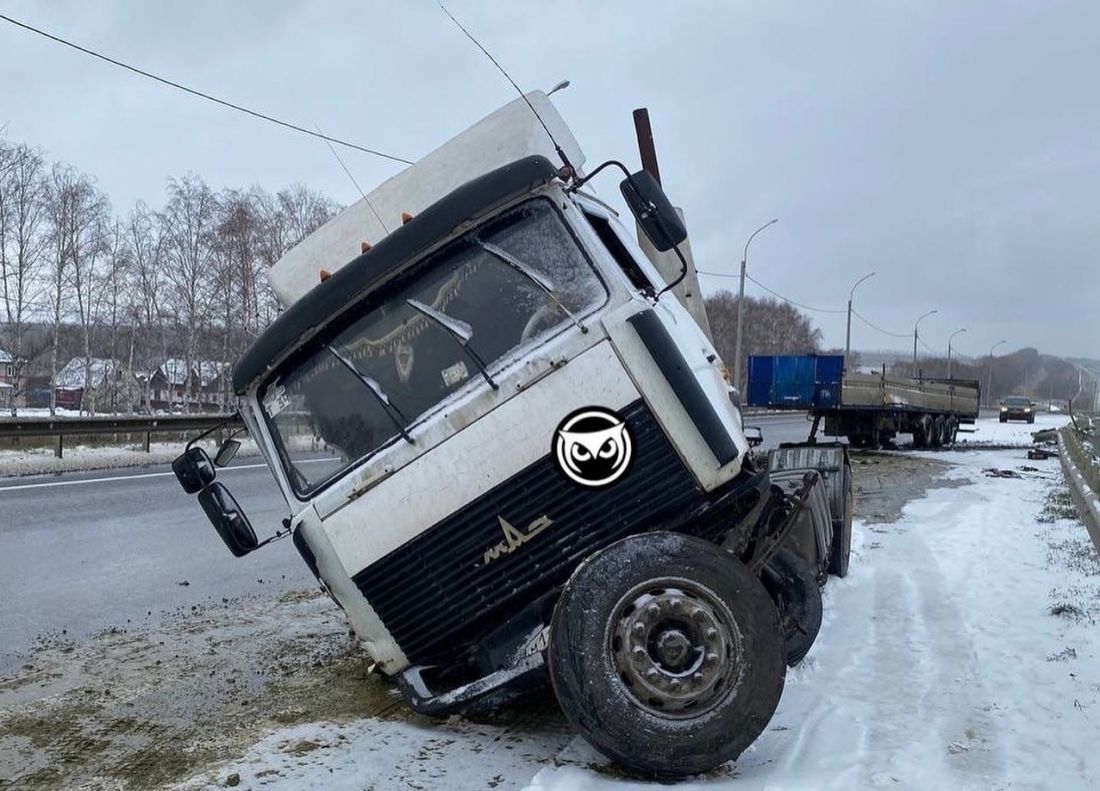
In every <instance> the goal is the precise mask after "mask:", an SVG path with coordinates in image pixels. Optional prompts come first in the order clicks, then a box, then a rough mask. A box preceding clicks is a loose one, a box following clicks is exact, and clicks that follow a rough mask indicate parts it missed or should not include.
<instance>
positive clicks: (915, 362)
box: [913, 310, 939, 376]
mask: <svg viewBox="0 0 1100 791" xmlns="http://www.w3.org/2000/svg"><path fill="white" fill-rule="evenodd" d="M933 313H939V311H938V310H930V311H928V312H927V313H925V314H924V315H923V316H921V317H920V318H919V319H917V323H916V324H914V325H913V376H916V375H917V338H918V337H919V336H918V334H917V328H918V327H920V323H921V322H922V321H924V320H925V319H926V318H928V317H929V316H931V315H932V314H933Z"/></svg>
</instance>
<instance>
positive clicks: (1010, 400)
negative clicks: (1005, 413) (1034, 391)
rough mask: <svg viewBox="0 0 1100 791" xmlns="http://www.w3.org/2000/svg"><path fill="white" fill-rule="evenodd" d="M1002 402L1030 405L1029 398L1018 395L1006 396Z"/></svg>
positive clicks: (1009, 404) (1007, 404)
mask: <svg viewBox="0 0 1100 791" xmlns="http://www.w3.org/2000/svg"><path fill="white" fill-rule="evenodd" d="M1003 403H1004V405H1005V406H1031V399H1030V398H1020V397H1014V398H1006V399H1005V400H1004V402H1003Z"/></svg>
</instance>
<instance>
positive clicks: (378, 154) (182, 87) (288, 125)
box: [0, 14, 413, 165]
mask: <svg viewBox="0 0 1100 791" xmlns="http://www.w3.org/2000/svg"><path fill="white" fill-rule="evenodd" d="M0 20H3V21H5V22H9V23H10V24H12V25H15V26H16V27H21V28H23V29H24V30H28V31H30V32H31V33H35V34H37V35H39V36H42V37H43V38H48V39H49V40H50V41H53V42H56V43H58V44H62V45H64V46H66V47H69V48H70V49H75V50H76V51H77V52H83V53H84V54H85V55H91V56H92V57H93V58H98V59H99V60H102V61H104V62H106V63H110V64H111V65H113V66H118V67H119V68H120V69H126V70H127V71H130V72H133V73H134V74H138V75H140V76H142V77H145V78H147V79H150V80H154V81H156V82H159V83H161V84H162V85H167V86H169V87H170V88H175V89H176V90H179V91H183V92H184V93H189V94H191V95H192V96H198V97H199V98H200V99H206V100H207V101H208V102H214V103H215V104H220V105H221V106H223V107H228V108H230V109H231V110H236V111H237V112H240V113H245V114H246V115H251V116H252V117H254V118H259V119H261V120H264V121H268V122H269V123H273V124H277V125H279V126H282V127H285V128H286V129H292V130H294V131H295V132H301V133H302V134H304V135H309V136H310V137H316V138H319V139H321V140H327V141H328V142H330V143H336V144H337V145H341V146H344V147H346V148H353V149H355V150H356V151H362V152H363V153H365V154H371V155H373V156H376V157H381V158H382V159H388V160H390V161H392V162H400V163H402V164H404V165H411V164H413V163H412V162H411V161H410V160H408V159H402V158H401V157H398V156H394V155H393V154H387V153H385V152H384V151H378V150H376V149H373V148H367V147H366V146H361V145H358V144H356V143H349V142H348V141H346V140H341V139H339V138H337V137H329V136H328V135H325V134H321V133H320V132H314V131H312V130H310V129H306V128H305V127H301V126H298V125H297V124H292V123H290V122H289V121H283V120H281V119H279V118H275V117H273V116H270V115H267V114H265V113H261V112H258V111H256V110H249V109H248V108H247V107H242V106H241V105H239V104H234V103H233V102H229V101H226V100H225V99H219V98H218V97H216V96H211V95H210V94H208V93H203V92H202V91H199V90H196V89H194V88H188V87H187V86H186V85H181V84H180V83H178V82H173V81H172V80H169V79H166V78H164V77H158V76H157V75H156V74H153V73H152V72H148V71H145V70H144V69H139V68H138V67H137V66H131V65H129V64H127V63H123V62H122V61H120V60H115V59H114V58H111V57H108V56H107V55H102V54H100V53H99V52H96V51H94V50H91V49H88V48H87V47H82V46H80V45H79V44H74V43H73V42H71V41H67V40H66V39H63V38H61V37H60V36H55V35H53V34H52V33H47V32H46V31H45V30H40V29H39V28H36V27H34V26H32V25H28V24H27V23H26V22H20V21H19V20H18V19H13V18H11V17H10V16H7V15H5V14H0Z"/></svg>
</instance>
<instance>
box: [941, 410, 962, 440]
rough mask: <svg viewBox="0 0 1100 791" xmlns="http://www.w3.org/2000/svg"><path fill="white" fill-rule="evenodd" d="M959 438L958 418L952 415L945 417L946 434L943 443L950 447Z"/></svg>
mask: <svg viewBox="0 0 1100 791" xmlns="http://www.w3.org/2000/svg"><path fill="white" fill-rule="evenodd" d="M958 439H959V419H958V418H957V417H955V416H954V415H951V416H950V417H949V418H947V435H946V437H945V438H944V442H943V444H944V445H947V446H948V447H950V446H951V445H954V444H955V442H957V441H958Z"/></svg>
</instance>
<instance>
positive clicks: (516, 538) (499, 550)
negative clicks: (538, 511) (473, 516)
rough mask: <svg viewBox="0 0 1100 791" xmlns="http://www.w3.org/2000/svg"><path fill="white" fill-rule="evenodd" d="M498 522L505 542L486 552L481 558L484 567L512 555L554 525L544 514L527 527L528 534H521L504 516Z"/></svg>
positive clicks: (498, 518)
mask: <svg viewBox="0 0 1100 791" xmlns="http://www.w3.org/2000/svg"><path fill="white" fill-rule="evenodd" d="M497 520H498V521H499V522H500V529H501V531H502V532H503V533H504V540H503V541H501V542H499V543H497V544H494V545H493V546H491V547H489V548H488V549H487V550H485V554H484V555H482V556H481V563H482V565H483V566H488V565H489V564H490V563H492V562H493V561H494V560H496V559H497V558H499V557H500V556H501V555H510V554H512V553H513V552H515V551H516V550H517V549H519V548H520V547H522V546H523V545H524V544H526V543H527V542H528V541H530V540H531V539H532V538H534V537H535V536H537V535H538V534H539V533H541V532H542V531H543V530H545V529H546V528H548V527H550V525H552V524H554V522H553V520H552V519H550V517H548V516H546V515H545V514H543V515H542V516H540V517H539V518H538V519H536V520H535V521H533V522H532V523H531V524H529V525H527V532H521V531H520V530H517V529H516V528H515V527H513V526H512V524H511V523H510V522H509V521H508V520H507V519H505V518H504V517H503V516H498V517H497Z"/></svg>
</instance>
